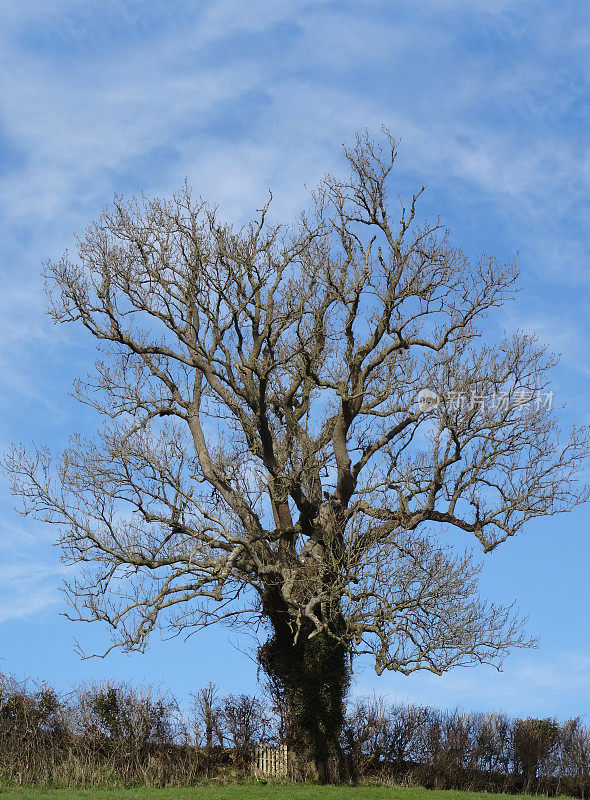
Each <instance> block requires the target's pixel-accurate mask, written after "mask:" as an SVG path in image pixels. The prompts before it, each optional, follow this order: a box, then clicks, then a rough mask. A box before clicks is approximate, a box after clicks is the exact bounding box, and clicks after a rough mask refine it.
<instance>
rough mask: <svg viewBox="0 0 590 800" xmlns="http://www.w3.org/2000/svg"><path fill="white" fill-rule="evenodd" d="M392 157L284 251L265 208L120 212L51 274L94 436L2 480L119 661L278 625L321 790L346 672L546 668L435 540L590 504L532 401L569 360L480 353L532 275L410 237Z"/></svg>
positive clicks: (162, 205)
mask: <svg viewBox="0 0 590 800" xmlns="http://www.w3.org/2000/svg"><path fill="white" fill-rule="evenodd" d="M384 141H385V144H384V146H383V147H381V146H380V145H378V144H375V143H374V142H372V141H371V140H370V139H369V138H368V137H358V139H357V142H356V145H355V146H354V147H353V148H352V149H350V150H345V154H346V157H347V159H348V162H349V164H350V168H351V177H350V178H349V179H348V180H346V181H340V180H337V179H335V178H333V177H330V176H328V177H326V178H325V179H324V180H323V181H322V183H321V184H320V186H319V188H318V189H317V190H316V191H315V193H313V195H312V198H313V202H312V206H311V211H309V213H307V214H305V215H303V216H302V217H301V219H300V220H299V222H298V223H297V224H296V225H294V226H292V227H291V228H285V227H283V226H281V225H278V224H275V223H274V222H271V219H270V201H269V203H267V204H266V205H265V206H264V208H262V209H261V210H260V211H259V213H258V215H257V217H256V219H255V221H254V222H252V223H251V224H250V225H248V226H246V227H244V228H242V229H239V230H236V229H234V228H232V227H231V226H230V225H228V224H225V223H224V222H222V221H221V220H220V218H219V214H218V212H217V210H216V209H215V208H212V207H210V206H208V205H206V204H205V203H204V202H203V201H200V200H199V201H194V200H193V199H192V197H191V193H190V191H189V190H188V188H186V187H185V188H184V189H183V190H182V191H180V192H179V193H178V194H177V195H175V196H174V197H173V199H172V200H168V201H159V200H141V201H133V202H130V203H125V202H123V201H121V200H119V199H116V200H115V203H114V206H113V207H112V208H111V209H110V210H107V211H105V212H104V213H103V215H102V216H101V217H100V219H99V220H98V222H97V223H96V224H94V225H92V226H91V227H89V229H88V230H87V232H86V235H85V236H84V238H82V239H81V240H79V242H78V253H77V258H76V259H74V260H71V259H70V257H69V256H68V255H67V254H66V255H64V256H63V258H61V259H60V260H59V261H57V262H56V263H49V264H48V265H47V273H46V274H47V280H48V291H49V296H50V301H51V302H50V314H51V316H52V317H53V319H54V320H55V321H56V322H75V323H78V324H80V325H82V326H83V327H85V328H86V329H87V330H88V331H89V332H90V333H91V334H92V335H93V336H94V337H95V338H96V339H97V340H98V342H99V347H100V350H101V351H102V352H103V354H104V355H103V360H101V361H99V362H98V363H97V365H96V373H95V375H94V376H93V377H89V378H87V379H86V380H81V381H79V382H78V383H77V385H76V392H77V395H78V397H79V399H80V400H81V401H82V402H83V403H87V404H89V405H90V406H92V407H93V408H95V409H96V410H97V411H98V412H99V413H100V414H101V415H102V416H103V417H104V419H105V424H104V427H103V428H102V430H101V432H100V433H99V434H98V436H97V438H96V439H93V440H91V441H85V440H83V439H82V438H81V437H79V436H75V437H73V438H72V440H71V443H70V445H69V447H68V448H67V449H66V450H65V452H64V453H63V454H62V455H61V456H60V457H58V458H57V461H56V464H55V466H53V465H52V464H51V461H50V457H49V454H48V453H47V452H46V451H45V450H38V451H35V452H32V453H27V452H25V451H24V450H23V449H22V448H20V447H17V448H15V449H14V450H13V452H12V454H11V455H9V456H8V458H7V464H6V466H7V468H8V470H9V471H10V472H11V473H12V475H13V478H14V490H15V492H16V493H17V494H18V495H20V496H21V498H22V500H23V503H24V510H25V511H26V512H28V511H33V512H34V513H35V514H36V515H37V516H38V517H39V518H41V519H43V520H46V521H48V522H51V523H56V524H58V525H59V526H60V528H61V539H60V541H61V546H62V548H63V553H64V557H65V559H66V560H67V561H68V562H72V563H74V564H79V565H81V571H80V573H79V575H78V577H77V578H76V579H75V580H74V581H73V582H72V583H71V585H70V586H69V598H70V602H71V605H72V609H73V611H72V614H71V616H72V617H73V618H76V619H81V620H87V621H88V620H90V621H95V620H99V621H102V622H105V623H107V624H108V625H110V626H111V628H112V631H113V636H114V643H113V646H122V647H123V648H125V649H128V650H131V649H140V650H141V649H143V648H144V647H145V645H146V642H147V638H148V635H149V634H150V632H151V631H152V630H153V628H154V627H155V626H157V625H164V626H168V627H169V628H170V629H171V631H172V632H175V631H185V632H191V631H196V630H198V629H199V628H202V627H204V626H207V625H211V624H214V623H217V622H220V621H225V622H228V623H231V624H236V623H239V622H241V623H243V624H245V625H247V626H250V625H254V626H256V625H258V624H259V623H261V622H262V623H263V625H264V626H265V628H266V629H267V630H268V631H269V632H270V634H271V635H270V639H269V640H268V641H267V642H266V643H265V644H264V645H262V646H261V648H260V650H259V660H260V664H261V665H262V667H263V668H264V670H266V672H267V673H268V674H269V675H271V676H272V677H273V678H274V680H276V681H278V682H279V684H280V685H281V686H282V687H283V690H284V692H285V696H286V698H287V702H288V704H289V708H290V729H289V736H290V741H291V744H292V746H293V748H294V750H295V752H297V753H298V754H299V755H300V757H301V758H309V759H311V760H312V761H313V762H314V764H315V768H316V770H317V773H318V774H319V777H320V778H321V779H322V780H336V779H338V778H339V777H340V776H341V775H342V766H341V764H340V758H339V746H338V735H339V733H340V730H341V726H342V722H343V701H344V697H345V693H346V689H347V685H348V681H349V675H350V661H349V659H350V658H352V656H354V655H359V654H365V655H369V656H371V657H373V658H374V663H375V667H376V670H377V672H378V673H381V672H382V671H383V670H385V669H388V670H397V671H399V672H402V673H404V674H408V673H410V672H413V671H414V670H418V669H427V670H430V671H432V672H435V673H437V674H440V673H442V672H444V671H445V670H448V669H449V668H451V667H453V666H456V665H461V664H472V663H480V662H485V663H490V664H495V665H498V664H499V663H500V662H501V660H502V658H503V656H504V655H505V654H506V652H507V651H508V650H509V648H511V647H517V646H525V645H527V644H528V643H529V642H528V641H527V639H526V637H525V636H524V634H523V633H522V628H521V624H520V622H519V621H518V620H517V619H516V618H515V616H514V615H513V612H512V610H511V609H510V608H508V609H506V608H501V607H498V606H495V605H489V604H486V603H485V602H483V601H482V600H480V599H479V597H478V594H477V576H478V573H479V571H480V564H479V562H478V561H477V560H475V559H474V557H473V556H472V555H471V554H470V553H469V552H465V553H458V554H457V553H456V552H455V551H454V550H453V549H450V546H451V545H450V543H449V542H448V541H445V540H444V539H443V538H442V537H443V536H446V535H447V532H450V531H452V530H456V531H457V532H458V533H459V534H460V535H461V536H462V537H463V538H465V537H466V536H467V535H469V536H471V537H473V538H474V540H475V542H477V543H479V545H481V548H482V549H483V551H484V552H486V553H489V552H490V551H492V550H493V549H494V548H495V547H497V546H498V545H499V544H500V543H502V542H504V541H505V540H506V539H508V538H509V537H510V536H513V535H514V534H516V533H518V532H519V531H520V530H521V529H522V528H523V526H524V525H525V524H526V523H527V521H528V520H530V519H532V518H534V517H538V516H542V515H547V514H554V513H556V512H558V511H563V510H567V509H570V508H571V507H572V506H574V505H575V504H577V503H579V502H581V501H582V500H584V499H585V498H586V496H587V495H586V493H585V491H583V490H578V489H577V488H576V484H575V483H574V478H575V473H576V471H577V470H578V468H579V466H580V462H581V459H582V458H583V457H584V456H585V453H586V451H587V437H586V433H585V432H584V431H582V430H575V431H573V433H572V434H571V436H570V438H569V439H568V441H567V442H566V443H565V444H562V445H560V444H559V443H558V438H557V426H556V422H555V420H554V417H553V415H552V413H551V410H550V408H549V407H548V405H549V404H548V403H547V402H545V399H544V397H543V396H542V393H543V392H545V391H546V389H547V386H548V384H547V381H548V377H547V374H548V372H547V371H548V370H549V369H550V367H551V366H552V363H553V359H552V357H551V356H549V355H548V354H547V353H546V351H545V349H544V348H543V347H541V346H540V345H539V344H537V342H536V341H535V339H534V338H533V337H531V336H528V335H526V334H522V333H518V334H515V335H513V336H511V337H509V338H507V339H505V340H504V341H499V342H497V343H495V344H490V343H488V341H487V339H488V335H487V334H486V336H483V334H482V330H483V328H482V319H483V318H484V317H485V315H486V314H487V312H489V311H491V310H493V309H495V308H498V307H499V306H500V305H501V304H502V303H503V302H504V301H505V299H506V298H507V297H508V296H509V295H510V294H511V292H512V291H513V289H514V285H515V279H516V271H515V268H513V267H512V266H503V265H500V264H498V263H497V262H496V261H495V260H494V259H493V258H492V257H488V256H482V257H481V258H479V259H476V260H469V259H468V258H467V257H466V256H465V255H464V254H463V253H462V251H461V250H460V249H458V248H457V247H455V246H454V245H452V244H451V241H450V236H449V234H448V232H447V231H446V230H445V229H444V228H443V227H441V225H440V224H439V223H438V222H436V223H433V224H429V223H427V222H426V223H422V224H418V223H417V220H416V203H417V201H418V197H419V195H420V194H421V192H422V189H421V190H420V191H419V192H417V193H416V194H415V195H414V197H413V198H412V199H411V201H410V202H409V203H408V205H407V206H403V204H400V207H399V208H397V204H395V206H394V207H392V204H391V203H390V199H389V194H390V190H389V188H388V184H389V182H390V175H391V170H392V168H393V166H394V162H395V158H396V143H395V141H394V140H393V139H392V138H391V137H390V136H389V135H387V136H386V139H385V140H384ZM426 390H427V391H426ZM541 401H542V402H541Z"/></svg>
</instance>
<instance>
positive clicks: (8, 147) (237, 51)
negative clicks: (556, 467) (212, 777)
mask: <svg viewBox="0 0 590 800" xmlns="http://www.w3.org/2000/svg"><path fill="white" fill-rule="evenodd" d="M589 46H590V6H589V5H588V4H586V3H579V2H575V1H574V0H571V1H570V2H568V1H567V0H562V2H559V3H556V2H552V0H471V2H467V0H421V2H419V3H417V2H415V0H407V2H402V1H401V0H388V1H387V2H386V1H385V0H356V1H355V2H348V1H347V0H345V1H344V2H342V1H341V2H330V0H300V2H292V1H291V2H282V0H272V2H267V1H266V0H253V1H252V2H249V3H244V2H238V0H219V1H218V2H200V3H197V2H192V3H189V2H183V1H182V0H179V1H178V2H175V3H170V2H166V3H164V2H156V1H155V0H143V1H142V2H139V0H133V2H131V0H130V1H129V2H123V0H100V2H94V1H92V0H62V1H61V2H59V1H58V0H27V2H26V3H25V4H17V3H10V2H8V1H7V0H5V2H3V3H1V4H0V71H1V74H2V76H3V80H2V90H1V92H0V203H1V210H0V309H1V310H0V314H1V324H0V450H4V449H6V447H7V446H8V445H9V443H10V442H11V441H23V442H25V443H26V442H30V441H32V440H34V441H36V442H38V443H45V444H47V445H49V446H50V447H51V448H54V449H59V448H60V447H62V446H63V445H64V443H65V441H66V439H67V437H68V435H69V434H70V433H72V432H74V431H80V432H83V433H90V432H91V431H92V430H93V429H94V427H95V426H96V423H97V421H96V419H94V418H93V416H92V414H91V413H90V411H89V410H88V409H85V408H83V407H79V406H78V405H77V404H76V403H75V402H74V401H73V400H72V399H71V398H70V397H69V396H68V392H69V391H71V384H72V380H73V379H74V377H76V376H77V375H79V374H84V373H85V372H86V371H87V370H89V369H91V366H92V363H93V360H94V344H93V342H91V341H89V340H88V339H87V338H85V337H84V336H83V335H82V333H81V332H80V331H77V330H75V329H73V328H71V327H68V328H67V329H64V328H59V327H54V326H53V325H52V324H51V323H50V321H49V320H48V319H47V318H46V317H45V316H44V296H43V289H42V282H41V279H40V269H41V265H42V262H43V261H44V260H45V259H47V258H56V257H57V256H59V255H60V254H61V252H62V251H63V250H65V249H66V248H68V247H69V248H70V249H73V247H74V234H75V233H80V232H82V231H83V229H84V227H85V226H86V224H87V223H88V222H90V221H91V220H92V219H93V218H95V217H96V216H97V215H98V213H99V211H100V209H101V208H102V207H103V206H104V205H105V204H107V203H108V202H109V201H110V200H112V197H113V194H115V193H118V194H125V195H130V194H135V193H139V192H142V191H143V192H145V193H146V194H148V195H154V194H155V195H167V194H170V193H171V192H172V191H173V190H174V189H175V188H177V187H178V186H179V185H180V184H181V183H182V182H183V180H184V178H185V176H186V177H188V179H189V182H190V183H191V185H192V186H193V188H194V190H195V192H196V193H200V194H202V195H203V196H204V197H206V198H207V199H209V200H212V201H215V202H217V203H219V205H220V209H221V211H222V213H223V214H224V215H225V216H226V217H227V218H228V219H231V220H233V221H235V222H242V221H244V220H246V219H248V217H249V215H250V214H251V213H253V210H254V209H256V208H258V207H260V204H261V202H263V201H264V199H265V198H266V192H267V188H268V187H269V186H270V187H272V189H273V193H274V195H275V206H274V208H275V214H276V215H277V216H279V217H281V218H283V219H285V220H289V219H292V218H293V217H294V216H295V215H296V213H297V211H298V210H299V209H300V208H301V207H302V206H304V205H305V203H306V198H307V196H306V190H305V185H306V184H307V185H308V186H313V185H314V184H315V183H316V182H317V181H318V180H319V178H320V177H321V175H322V173H323V172H325V171H330V172H342V170H344V169H345V166H344V164H343V159H342V155H341V147H340V145H341V143H342V142H346V141H348V142H350V141H351V140H352V137H353V135H354V133H355V131H357V130H362V129H364V128H368V129H369V131H372V132H374V133H378V132H379V129H380V127H381V125H382V124H385V125H387V126H388V127H389V128H390V129H391V131H392V132H393V133H394V135H395V136H396V137H400V138H401V139H402V145H401V149H400V156H399V162H398V163H399V168H398V170H397V173H396V181H397V184H398V187H399V191H400V192H401V193H402V194H403V193H407V192H409V191H412V190H414V189H416V188H417V187H419V186H421V185H422V184H423V183H425V184H427V185H428V187H429V188H428V192H427V194H426V195H425V196H424V198H423V202H422V206H421V209H422V213H423V215H424V216H429V217H432V216H433V215H436V214H438V213H440V214H441V216H442V218H443V220H444V221H445V222H446V223H447V224H448V225H449V226H450V227H451V228H452V230H453V232H454V237H455V240H456V241H457V242H458V243H460V244H462V245H463V246H464V248H465V249H466V251H467V252H468V253H469V254H472V255H475V254H476V253H478V252H481V251H485V252H489V253H493V254H495V255H496V256H498V257H499V258H500V259H509V258H511V257H512V256H513V255H514V254H515V253H516V252H517V251H518V253H519V259H518V260H519V264H520V267H521V270H522V277H521V287H522V291H521V293H520V295H519V296H518V298H517V300H516V301H514V302H512V303H510V305H508V306H506V307H504V309H502V311H501V312H500V313H499V314H498V315H497V316H496V318H495V322H494V324H495V325H496V326H497V330H498V333H500V334H501V333H502V331H503V330H506V331H510V330H513V329H515V328H517V327H522V328H525V329H527V330H530V331H534V332H536V333H537V334H538V335H539V336H540V337H541V338H542V339H543V340H544V341H546V342H547V343H548V344H549V345H550V347H551V349H552V350H553V351H555V352H559V353H561V354H562V360H561V364H560V366H559V367H558V368H557V369H556V370H555V374H554V384H553V389H554V391H555V398H556V401H557V402H558V403H559V404H562V403H563V404H566V406H567V407H566V409H564V410H560V411H559V412H558V414H559V418H560V422H561V423H562V424H563V427H564V428H567V427H568V426H569V425H571V424H572V422H577V423H588V422H590V410H589V408H588V400H587V398H588V396H589V394H590V392H589V390H590V359H589V358H588V350H587V342H588V340H589V333H590V331H589V327H590V325H589V319H590V315H589V300H590V293H589V288H590V268H589V264H588V250H589V248H588V245H589V242H588V238H589V237H588V225H587V219H588V205H589V199H590V192H589V188H588V187H589V181H588V179H589V177H590V148H589V139H588V130H589V122H590V119H589V116H590V114H589V108H590V104H589V102H588V100H589V94H588V78H589V71H590V61H589V59H588V55H587V54H588V48H589ZM12 507H13V500H12V498H11V497H10V495H9V492H8V487H7V485H6V483H1V484H0V658H1V659H2V660H1V661H0V670H3V671H5V672H11V673H12V674H13V675H14V676H16V677H19V678H21V677H25V676H31V677H32V678H34V679H45V680H47V681H49V682H51V683H54V684H55V685H56V686H57V687H58V688H60V689H66V688H67V687H68V686H69V685H70V684H71V683H73V682H79V681H82V680H89V679H92V678H102V677H113V678H117V679H131V680H136V681H142V682H149V683H155V684H158V685H161V686H162V687H163V688H165V689H168V690H170V691H172V692H174V693H175V694H177V695H178V696H179V698H181V699H186V698H188V695H189V693H190V692H191V691H194V690H196V689H197V688H199V687H200V686H201V685H204V684H205V683H207V682H208V681H210V680H213V681H215V682H217V683H218V684H219V686H220V688H221V689H222V691H227V692H229V691H234V692H237V691H253V690H254V689H255V687H256V665H255V664H254V662H253V661H252V658H251V657H250V656H249V654H248V651H249V648H251V646H252V643H251V642H250V641H249V640H248V639H247V638H243V637H240V636H238V635H237V634H235V635H234V634H232V633H231V632H229V631H228V630H227V629H220V630H217V631H213V630H212V631H209V632H207V633H203V634H199V635H198V636H196V637H194V638H192V639H189V640H188V641H187V642H183V641H180V640H174V641H172V642H162V641H159V640H158V639H157V638H155V639H154V641H153V644H152V646H151V648H150V649H149V650H148V652H147V653H146V654H144V655H132V656H126V655H123V654H113V655H111V656H109V657H108V658H107V659H104V660H96V659H93V660H86V661H81V660H80V658H79V656H78V655H77V654H76V652H75V650H74V637H76V638H77V639H78V640H79V641H80V643H81V644H82V645H83V646H84V647H85V648H86V649H90V650H92V649H100V648H101V645H104V644H105V642H106V632H105V631H104V630H102V629H100V628H93V627H91V626H82V625H74V624H72V623H69V622H67V620H65V619H64V618H63V617H61V616H60V614H59V612H60V611H61V610H63V602H62V598H61V596H60V592H59V585H60V581H61V580H62V579H63V577H64V575H65V568H64V566H63V565H62V564H61V563H60V560H59V552H58V551H57V549H56V548H55V547H53V546H52V537H53V535H54V532H53V531H52V530H47V529H45V528H44V527H43V526H41V525H39V524H38V523H35V522H34V521H32V520H29V519H23V518H21V517H19V516H18V515H17V514H16V513H15V512H14V511H13V508H12ZM589 520H590V508H580V509H578V510H576V511H575V512H572V513H571V514H568V515H562V516H560V517H556V518H553V519H549V520H542V521H538V522H535V523H534V524H531V525H530V527H529V529H528V531H527V533H526V534H525V535H523V536H521V537H518V538H516V539H513V540H511V541H508V542H507V543H506V544H505V545H503V547H501V548H498V550H497V551H495V552H493V553H492V554H490V555H489V556H488V557H486V559H485V564H486V569H485V574H484V578H483V580H482V588H483V591H484V593H485V594H486V595H487V596H488V597H490V598H491V599H494V600H498V601H502V602H509V601H512V600H513V599H516V600H517V601H518V605H519V606H520V609H521V611H522V612H523V613H525V614H528V616H529V624H528V630H529V631H530V632H531V633H532V634H534V635H538V636H539V637H540V646H539V648H538V649H537V650H531V651H526V652H518V653H515V654H514V655H513V656H511V657H510V658H509V659H508V661H507V662H506V665H505V669H504V671H503V672H502V673H496V672H495V671H494V670H492V669H491V668H487V667H486V668H476V669H469V670H456V671H454V672H450V673H448V674H447V675H445V676H443V677H441V678H435V677H434V676H431V675H421V674H418V675H414V676H411V677H410V678H406V677H404V676H401V675H395V674H387V675H384V676H382V677H381V678H377V677H376V676H375V675H374V674H372V673H371V671H370V669H369V668H367V667H363V666H362V665H361V669H360V670H359V672H358V673H357V679H356V682H355V685H354V690H353V691H354V692H355V693H358V694H366V693H370V692H372V691H373V690H376V691H377V692H380V693H382V694H384V695H386V696H387V697H389V698H390V699H391V700H398V701H413V702H420V703H432V704H436V705H439V706H443V707H444V706H456V705H459V706H461V707H463V708H466V709H490V710H492V709H504V710H506V711H508V712H510V713H512V714H515V715H521V714H526V715H533V716H558V717H566V716H571V715H578V714H581V715H583V717H584V719H585V722H586V724H590V624H589V623H588V611H589V605H590V604H589V601H588V589H587V583H588V563H589V556H590V552H589V550H590V548H589V546H588V525H589Z"/></svg>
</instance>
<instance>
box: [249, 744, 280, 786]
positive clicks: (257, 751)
mask: <svg viewBox="0 0 590 800" xmlns="http://www.w3.org/2000/svg"><path fill="white" fill-rule="evenodd" d="M252 771H253V773H254V774H255V775H264V777H265V778H286V777H287V745H286V744H281V745H279V746H278V747H271V746H270V745H269V744H258V745H256V747H255V748H254V756H253V759H252Z"/></svg>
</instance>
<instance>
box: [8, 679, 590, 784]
mask: <svg viewBox="0 0 590 800" xmlns="http://www.w3.org/2000/svg"><path fill="white" fill-rule="evenodd" d="M280 711H281V709H279V708H277V707H276V706H274V707H273V703H272V700H268V701H263V700H261V699H259V698H255V697H251V696H247V695H238V696H235V695H229V696H227V697H221V696H219V695H218V693H217V691H216V689H215V687H214V686H212V685H209V686H208V687H205V688H204V689H202V690H201V691H199V692H198V693H197V694H196V695H195V697H194V704H193V706H192V708H191V709H190V711H188V712H182V711H181V710H180V708H179V706H178V704H177V702H176V701H175V700H174V699H173V698H172V697H170V696H164V695H162V694H161V693H159V692H157V691H154V690H149V689H142V688H134V687H131V686H128V685H115V684H103V685H91V686H82V687H78V688H76V689H74V690H73V691H72V692H70V693H69V694H67V695H65V696H61V697H60V696H58V695H57V693H56V692H55V691H54V690H53V689H51V688H49V687H47V686H40V687H27V686H26V685H24V684H19V683H17V682H16V681H14V680H13V679H11V678H9V677H7V676H0V778H2V779H4V781H6V782H7V783H9V784H11V785H31V784H35V785H37V786H45V787H73V788H82V787H88V786H93V787H101V786H102V787H109V786H111V787H113V786H141V785H144V786H153V787H166V786H183V785H185V786H186V785H194V784H197V783H203V782H207V781H214V782H216V783H231V782H235V781H236V780H239V779H241V778H243V777H246V776H247V775H248V773H249V763H250V753H251V748H252V745H253V744H254V743H255V742H258V741H269V742H273V741H274V742H277V741H278V740H279V737H280V736H281V714H280ZM342 748H343V751H344V753H345V754H346V757H347V759H348V761H349V768H350V771H351V773H352V774H354V775H355V776H356V779H357V780H358V781H360V782H366V781H370V782H384V783H390V784H391V783H395V784H402V785H406V786H425V787H430V788H439V789H451V788H453V789H466V790H471V791H488V792H493V791H496V792H509V793H516V792H537V793H545V794H550V795H558V794H569V795H571V796H575V797H584V796H587V795H588V792H589V790H590V777H589V771H590V731H588V730H587V729H585V728H584V727H583V726H582V725H581V723H580V720H579V719H572V720H568V721H567V722H564V723H561V724H560V723H558V722H557V721H555V720H550V719H544V720H538V719H524V720H523V719H520V720H513V719H510V718H509V717H507V716H506V715H504V714H499V713H498V714H462V713H459V712H458V711H446V712H441V711H438V710H435V709H430V708H420V707H415V706H403V705H394V706H387V705H386V704H385V703H384V702H383V701H381V700H379V699H373V700H370V701H365V702H358V703H357V704H356V705H355V706H353V707H351V708H350V709H349V712H348V714H347V717H346V723H345V727H344V732H343V737H342Z"/></svg>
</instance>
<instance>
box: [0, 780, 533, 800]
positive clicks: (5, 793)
mask: <svg viewBox="0 0 590 800" xmlns="http://www.w3.org/2000/svg"><path fill="white" fill-rule="evenodd" d="M0 797H1V798H2V800H11V799H12V798H14V800H496V799H497V800H531V797H530V795H528V796H527V797H526V798H525V797H524V796H523V795H505V794H487V793H485V794H479V793H475V792H455V791H437V790H430V789H419V788H416V789H414V788H412V789H406V788H401V787H389V786H357V787H351V786H314V785H312V784H291V783H289V784H275V785H263V784H262V785H261V784H258V785H257V784H240V785H234V786H196V787H191V788H183V789H151V788H149V787H141V788H137V789H39V788H35V787H18V788H13V787H7V786H4V787H2V786H0Z"/></svg>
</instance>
